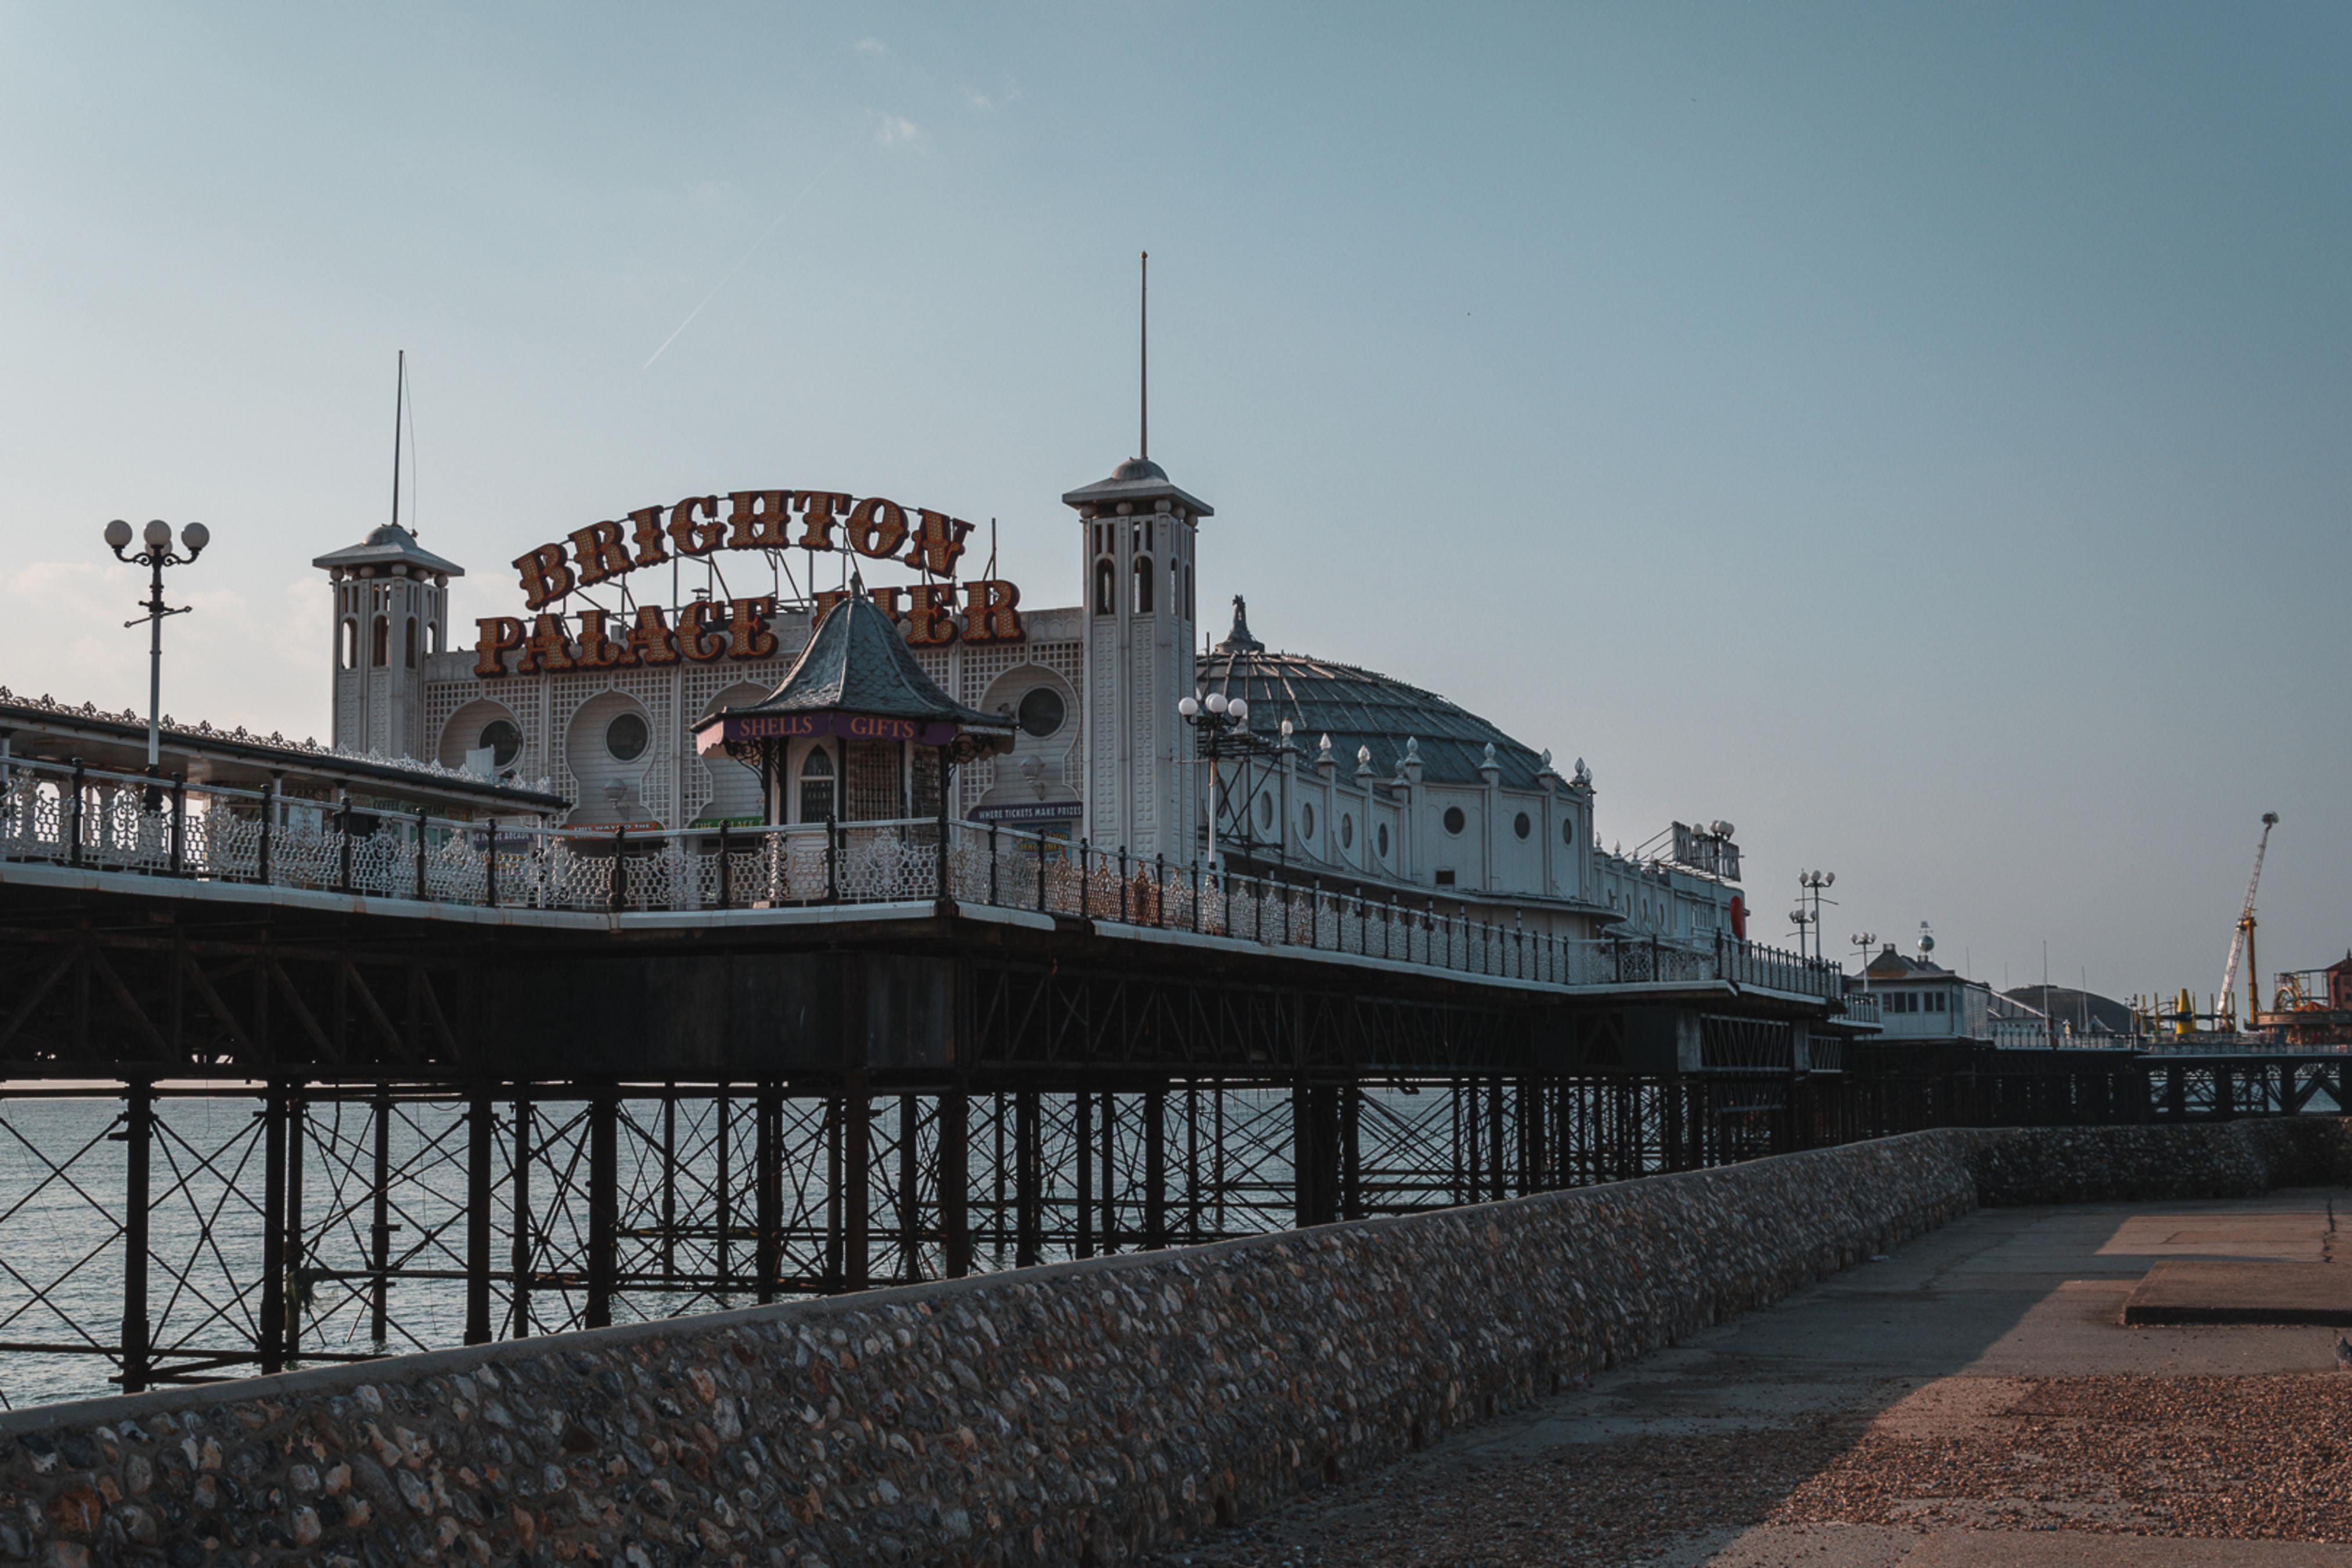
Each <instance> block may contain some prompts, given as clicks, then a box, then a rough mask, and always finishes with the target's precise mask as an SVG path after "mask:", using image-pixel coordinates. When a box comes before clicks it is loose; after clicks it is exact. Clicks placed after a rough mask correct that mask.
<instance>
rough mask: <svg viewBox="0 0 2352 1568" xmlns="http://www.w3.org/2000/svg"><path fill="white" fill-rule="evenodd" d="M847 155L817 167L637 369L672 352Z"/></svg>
mask: <svg viewBox="0 0 2352 1568" xmlns="http://www.w3.org/2000/svg"><path fill="white" fill-rule="evenodd" d="M847 156H849V154H848V153H840V154H838V155H837V156H835V159H834V160H833V162H832V163H827V164H826V165H825V166H824V168H822V169H819V170H818V171H817V173H816V178H815V179H814V180H811V181H810V182H809V183H808V184H805V185H803V186H802V187H801V194H800V195H796V196H794V197H793V199H792V200H791V201H790V202H788V203H786V204H785V205H784V210H783V211H782V212H780V213H778V214H777V215H776V221H775V222H774V223H772V224H770V225H769V226H767V227H766V228H764V229H762V230H761V232H760V237H759V238H757V239H755V240H753V241H752V242H751V249H750V250H747V251H745V252H744V253H743V258H742V260H741V261H738V262H737V263H735V265H734V266H732V267H730V268H728V269H727V276H726V277H724V278H721V279H719V281H718V282H716V283H714V284H712V285H711V286H710V292H709V293H708V294H705V295H704V296H703V297H702V304H701V305H697V306H696V307H695V308H694V309H693V310H688V312H687V313H686V320H685V321H680V322H679V323H678V324H677V332H672V333H670V335H669V336H667V337H666V338H664V339H663V340H662V345H661V347H660V348H657V349H656V350H654V352H653V355H652V358H649V359H647V360H646V363H643V364H641V365H639V366H637V369H639V370H640V371H646V370H651V369H652V368H653V365H654V360H657V359H659V358H661V356H662V355H663V354H664V353H667V352H668V350H669V346H670V344H672V343H674V342H677V333H678V332H682V331H686V329H687V328H688V327H690V326H692V325H694V318H695V317H697V316H699V315H700V314H702V310H703V306H705V305H708V304H709V303H710V301H712V300H716V299H717V298H719V290H720V289H724V288H726V287H727V285H728V284H729V283H730V282H732V281H734V279H735V274H737V273H738V272H740V271H742V270H743V266H744V263H745V262H748V261H750V260H751V257H752V255H753V253H754V252H756V251H757V250H758V249H759V248H760V247H761V246H763V245H765V244H767V243H768V236H770V235H772V234H773V233H775V232H776V230H777V229H778V228H780V227H782V226H783V221H784V220H785V219H786V218H788V217H790V216H793V211H794V209H796V208H797V207H798V206H799V205H801V203H803V202H804V201H806V200H808V194H809V193H810V192H811V191H813V190H814V189H816V187H817V184H818V183H819V182H821V181H822V180H824V177H825V176H826V175H827V174H832V173H833V172H834V170H835V169H837V168H839V167H840V166H841V160H842V159H843V158H846V157H847Z"/></svg>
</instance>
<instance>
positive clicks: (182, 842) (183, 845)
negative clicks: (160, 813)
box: [172, 773, 188, 877]
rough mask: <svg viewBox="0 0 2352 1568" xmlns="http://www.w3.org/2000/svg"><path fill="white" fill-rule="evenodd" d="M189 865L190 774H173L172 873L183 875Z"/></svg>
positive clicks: (175, 875)
mask: <svg viewBox="0 0 2352 1568" xmlns="http://www.w3.org/2000/svg"><path fill="white" fill-rule="evenodd" d="M187 865H188V776H187V774H185V773H173V775H172V875H173V876H174V877H177V876H180V875H182V874H183V873H184V871H185V870H186V869H187Z"/></svg>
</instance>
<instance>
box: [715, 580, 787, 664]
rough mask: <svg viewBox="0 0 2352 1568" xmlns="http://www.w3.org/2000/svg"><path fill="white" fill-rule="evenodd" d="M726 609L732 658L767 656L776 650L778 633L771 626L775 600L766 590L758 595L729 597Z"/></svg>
mask: <svg viewBox="0 0 2352 1568" xmlns="http://www.w3.org/2000/svg"><path fill="white" fill-rule="evenodd" d="M727 609H728V616H727V657H728V658H767V657H768V656H769V655H770V654H772V653H773V652H775V651H776V634H775V633H773V632H772V631H770V630H769V629H768V617H769V616H772V615H774V614H775V613H776V601H775V600H773V599H772V598H770V597H769V596H768V595H765V594H762V595H760V596H759V597H758V598H756V599H730V600H728V601H727Z"/></svg>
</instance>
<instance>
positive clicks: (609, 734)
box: [604, 713, 646, 763]
mask: <svg viewBox="0 0 2352 1568" xmlns="http://www.w3.org/2000/svg"><path fill="white" fill-rule="evenodd" d="M604 750H606V751H607V752H611V753H612V754H613V760H614V762H616V763H634V762H635V761H636V760H637V759H638V758H639V757H642V756H644V755H645V754H646V721H645V720H643V719H642V718H640V717H638V716H637V715H636V714H635V713H624V714H622V715H621V716H620V717H619V718H617V719H615V720H614V721H612V722H611V723H609V724H607V725H605V726H604Z"/></svg>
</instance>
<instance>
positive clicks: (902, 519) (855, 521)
mask: <svg viewBox="0 0 2352 1568" xmlns="http://www.w3.org/2000/svg"><path fill="white" fill-rule="evenodd" d="M847 532H848V534H849V548H851V549H852V550H855V551H856V552H857V553H859V554H860V555H870V556H872V557H873V558H874V559H875V560H877V561H887V560H889V559H890V557H892V556H893V555H896V554H898V546H900V545H901V544H904V543H906V542H907V510H906V508H904V507H902V506H900V505H899V504H898V502H897V501H894V500H883V499H882V498H881V497H880V496H868V497H866V499H865V500H862V501H859V502H858V503H857V504H856V506H854V507H851V508H850V509H849V522H848V525H847Z"/></svg>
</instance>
